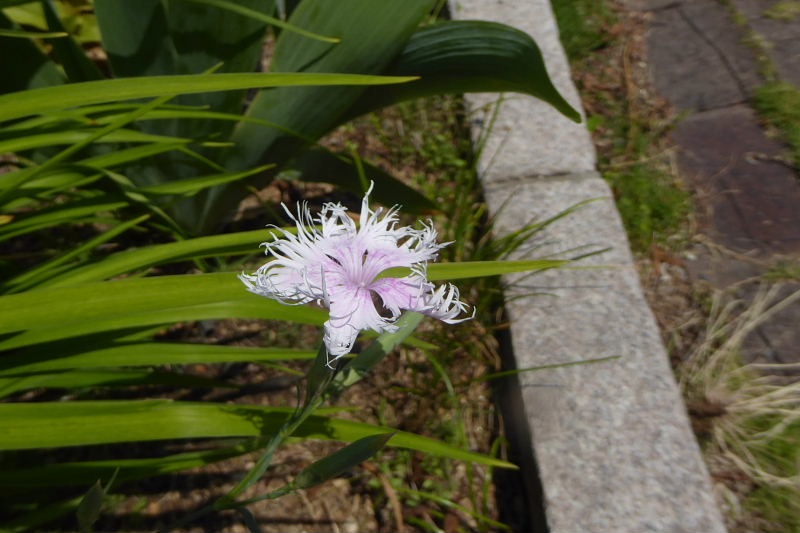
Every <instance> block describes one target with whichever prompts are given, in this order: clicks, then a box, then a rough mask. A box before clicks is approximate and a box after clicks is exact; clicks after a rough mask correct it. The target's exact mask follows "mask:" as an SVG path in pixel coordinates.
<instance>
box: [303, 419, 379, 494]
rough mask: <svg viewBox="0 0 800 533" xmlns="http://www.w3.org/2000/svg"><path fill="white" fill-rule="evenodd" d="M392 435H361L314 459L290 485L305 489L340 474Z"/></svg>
mask: <svg viewBox="0 0 800 533" xmlns="http://www.w3.org/2000/svg"><path fill="white" fill-rule="evenodd" d="M393 436H394V433H386V434H385V435H370V436H369V437H363V438H360V439H358V440H357V441H355V442H354V443H352V444H348V445H347V446H345V447H344V448H342V449H341V450H336V451H335V452H333V453H332V454H330V455H328V456H327V457H323V458H322V459H320V460H318V461H314V462H313V463H312V464H311V465H309V466H307V467H306V468H304V469H303V471H302V472H300V473H299V474H298V475H297V477H296V478H294V481H292V487H296V488H298V489H307V488H310V487H315V486H317V485H319V484H321V483H325V482H326V481H328V480H330V479H333V478H335V477H338V476H340V475H342V474H343V473H345V472H347V471H348V470H350V469H352V468H355V467H356V466H358V465H359V464H361V463H363V462H364V461H366V460H367V459H369V458H370V457H372V456H373V455H375V454H376V453H378V452H379V451H380V450H381V449H382V448H383V447H384V446H386V443H387V442H389V440H390V439H391V438H392V437H393Z"/></svg>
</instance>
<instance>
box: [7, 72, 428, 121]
mask: <svg viewBox="0 0 800 533" xmlns="http://www.w3.org/2000/svg"><path fill="white" fill-rule="evenodd" d="M413 79H415V78H414V77H386V76H368V75H360V74H316V73H315V74H298V73H279V74H193V75H186V76H158V77H145V78H136V79H135V80H129V79H125V78H117V79H113V80H101V81H91V82H83V83H71V84H69V85H60V86H56V87H45V88H39V89H31V90H28V91H24V92H15V93H9V94H4V95H0V121H4V120H11V119H14V118H19V117H24V116H28V115H36V114H40V113H44V112H47V111H52V110H55V109H64V108H67V107H74V106H80V105H87V104H99V103H103V102H115V101H120V100H131V99H134V98H148V97H153V96H167V95H177V94H191V93H201V92H214V91H229V90H234V89H254V88H259V87H289V86H310V85H376V84H391V83H405V82H408V81H411V80H413Z"/></svg>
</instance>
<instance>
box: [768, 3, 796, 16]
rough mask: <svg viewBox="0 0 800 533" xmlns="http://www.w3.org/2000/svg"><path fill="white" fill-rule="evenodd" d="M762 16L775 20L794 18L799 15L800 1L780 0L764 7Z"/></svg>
mask: <svg viewBox="0 0 800 533" xmlns="http://www.w3.org/2000/svg"><path fill="white" fill-rule="evenodd" d="M764 16H765V17H769V18H771V19H775V20H794V19H796V18H797V17H800V2H798V1H797V0H782V1H781V2H777V3H775V4H773V5H771V6H770V7H769V8H768V9H766V10H765V11H764Z"/></svg>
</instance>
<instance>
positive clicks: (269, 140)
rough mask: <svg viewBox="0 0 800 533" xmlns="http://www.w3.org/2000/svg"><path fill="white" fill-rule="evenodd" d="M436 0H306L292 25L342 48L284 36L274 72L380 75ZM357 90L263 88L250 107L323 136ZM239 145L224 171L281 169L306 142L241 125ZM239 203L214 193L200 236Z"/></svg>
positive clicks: (237, 194) (223, 192)
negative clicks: (271, 166) (270, 166)
mask: <svg viewBox="0 0 800 533" xmlns="http://www.w3.org/2000/svg"><path fill="white" fill-rule="evenodd" d="M433 3H434V2H433V1H432V0H406V1H403V2H375V1H373V0H337V1H336V2H330V1H328V0H304V1H303V2H301V3H300V4H299V5H298V6H297V8H296V9H295V10H294V12H293V13H292V16H291V17H290V19H289V23H291V24H293V25H294V26H298V27H300V28H304V29H306V30H309V31H312V32H314V33H318V34H321V35H329V36H331V37H337V38H339V39H341V42H340V43H338V44H330V43H322V42H319V41H311V40H309V39H307V38H305V37H302V36H299V35H297V34H295V33H290V32H282V33H281V34H280V36H279V38H278V40H277V42H276V44H275V52H274V55H273V57H272V64H271V67H270V69H271V71H272V72H358V73H365V74H366V73H375V72H381V71H383V70H384V69H385V68H386V66H387V65H388V63H389V62H390V61H391V60H392V59H393V58H394V57H395V55H397V54H398V53H399V51H400V50H401V49H402V46H403V45H404V44H405V42H406V40H407V39H408V37H409V36H410V35H411V33H412V32H413V31H414V30H415V29H416V27H417V26H418V25H419V23H420V22H421V21H422V20H423V19H424V18H425V16H426V15H427V14H428V13H429V12H430V9H431V7H432V6H433ZM362 91H363V88H360V87H348V88H345V87H340V88H325V89H322V90H316V89H311V88H299V87H297V88H293V89H292V90H280V89H277V90H270V91H260V92H259V94H258V96H256V98H255V99H254V100H253V103H252V105H251V106H250V108H249V109H248V112H247V115H248V116H250V117H254V118H258V119H262V120H266V121H269V122H274V123H277V124H280V125H281V126H283V127H285V128H288V129H289V130H291V131H294V132H298V133H300V134H301V135H302V136H304V137H310V138H314V139H316V138H319V137H320V136H321V135H322V134H324V133H326V132H327V131H330V130H331V129H333V128H334V127H335V126H336V125H338V124H339V123H340V121H339V119H340V118H341V115H342V114H343V113H344V112H345V111H346V110H347V109H348V108H350V107H351V106H352V105H353V103H354V102H355V101H356V100H357V99H358V97H359V95H360V94H361V93H362ZM232 140H233V141H234V142H235V143H236V146H235V147H234V148H232V149H231V150H230V152H229V155H228V156H227V158H226V164H225V166H226V167H227V168H230V169H231V170H242V169H245V168H250V167H253V166H255V165H258V164H261V163H277V164H278V165H282V164H283V163H285V162H287V161H288V160H290V159H291V158H293V157H295V156H296V155H298V153H299V151H300V150H301V149H302V148H304V147H305V142H304V141H302V140H298V139H297V138H296V137H295V136H291V135H288V134H286V133H282V132H280V131H277V130H274V129H268V128H264V127H261V126H257V125H255V124H250V123H244V124H241V125H239V127H237V128H236V130H235V131H234V134H233V137H232ZM241 198H242V193H241V191H237V190H234V189H233V188H231V187H224V188H219V189H214V190H212V191H210V192H209V194H207V195H206V199H205V201H204V203H203V205H202V208H200V209H199V214H200V216H199V218H198V222H199V224H198V225H197V226H196V227H195V228H194V229H195V233H209V232H210V231H211V230H212V228H215V227H216V226H217V225H218V223H219V222H220V221H221V220H222V219H223V218H224V217H225V216H227V215H228V214H229V213H230V212H231V211H232V209H233V208H234V207H235V206H236V205H237V204H238V203H239V201H240V200H241Z"/></svg>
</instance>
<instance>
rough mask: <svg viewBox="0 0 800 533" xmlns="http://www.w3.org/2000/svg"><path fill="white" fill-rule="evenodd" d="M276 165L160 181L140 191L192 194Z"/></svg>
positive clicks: (141, 188) (161, 193)
mask: <svg viewBox="0 0 800 533" xmlns="http://www.w3.org/2000/svg"><path fill="white" fill-rule="evenodd" d="M274 166H275V165H262V166H260V167H256V168H254V169H251V170H248V171H245V172H226V173H223V174H214V175H211V176H202V177H200V178H189V179H183V180H176V181H168V182H165V183H159V184H158V185H150V186H147V187H140V188H139V191H140V192H143V193H145V194H157V195H173V194H181V195H192V194H195V193H197V192H199V191H201V190H203V189H206V188H208V187H213V186H214V185H221V184H223V183H229V182H231V181H238V180H241V179H243V178H246V177H248V176H252V175H253V174H258V173H259V172H264V171H265V170H267V169H269V168H272V167H274Z"/></svg>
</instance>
